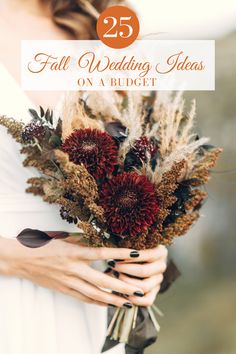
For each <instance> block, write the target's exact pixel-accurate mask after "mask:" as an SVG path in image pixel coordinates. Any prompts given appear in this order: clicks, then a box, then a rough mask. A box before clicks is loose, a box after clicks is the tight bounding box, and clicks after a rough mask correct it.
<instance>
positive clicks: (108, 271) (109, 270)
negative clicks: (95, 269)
mask: <svg viewBox="0 0 236 354" xmlns="http://www.w3.org/2000/svg"><path fill="white" fill-rule="evenodd" d="M111 271H112V269H111V268H110V267H108V268H107V269H106V270H104V273H105V274H106V273H110V272H111Z"/></svg>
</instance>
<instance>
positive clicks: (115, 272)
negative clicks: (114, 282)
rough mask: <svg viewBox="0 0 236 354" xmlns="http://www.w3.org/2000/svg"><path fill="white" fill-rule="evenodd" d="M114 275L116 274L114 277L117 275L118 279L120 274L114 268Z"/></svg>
mask: <svg viewBox="0 0 236 354" xmlns="http://www.w3.org/2000/svg"><path fill="white" fill-rule="evenodd" d="M113 275H114V277H116V278H117V279H118V278H119V276H120V273H119V272H117V271H116V270H114V271H113Z"/></svg>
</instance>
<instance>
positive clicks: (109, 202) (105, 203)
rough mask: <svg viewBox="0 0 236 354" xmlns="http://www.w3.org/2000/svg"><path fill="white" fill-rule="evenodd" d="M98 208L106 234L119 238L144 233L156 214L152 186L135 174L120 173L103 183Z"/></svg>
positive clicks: (156, 208)
mask: <svg viewBox="0 0 236 354" xmlns="http://www.w3.org/2000/svg"><path fill="white" fill-rule="evenodd" d="M100 204H101V206H102V207H103V208H104V211H105V217H106V220H107V222H108V225H109V228H110V230H111V231H112V232H113V233H115V234H118V235H122V236H128V235H131V236H136V235H137V234H139V233H140V232H143V231H145V230H147V228H148V227H149V226H150V225H152V223H153V222H154V219H155V216H156V214H157V212H158V203H157V200H156V196H155V190H154V185H153V184H152V183H151V182H150V181H149V180H148V179H147V178H146V177H145V176H140V175H139V174H138V173H136V172H124V173H122V174H120V175H117V176H116V177H113V178H112V179H111V180H109V181H108V182H107V183H105V184H104V185H103V186H102V190H101V194H100Z"/></svg>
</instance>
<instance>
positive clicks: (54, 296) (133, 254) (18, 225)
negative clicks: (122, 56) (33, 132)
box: [0, 0, 167, 354]
mask: <svg viewBox="0 0 236 354" xmlns="http://www.w3.org/2000/svg"><path fill="white" fill-rule="evenodd" d="M91 3H93V2H91V1H88V0H31V1H30V0H0V53H1V54H0V55H1V57H0V115H7V116H8V117H10V116H12V117H14V118H17V119H21V120H23V121H27V119H29V116H28V113H27V112H28V108H32V107H36V109H37V108H38V105H39V104H40V105H41V106H44V107H46V108H47V107H48V106H49V107H53V108H54V109H56V108H57V107H58V106H59V105H58V103H59V101H61V99H60V95H59V93H58V92H50V93H49V92H47V93H45V92H36V91H35V92H27V93H26V92H24V91H23V90H22V89H21V87H20V84H19V82H20V78H19V76H20V41H21V40H22V39H75V38H77V39H78V38H79V39H93V38H95V17H96V15H97V13H98V12H100V11H102V10H103V9H104V8H105V7H106V6H108V5H109V1H108V0H94V4H93V5H94V7H93V6H91ZM21 161H22V160H21V156H20V154H19V146H18V145H17V144H16V143H15V142H14V141H13V140H12V139H11V138H10V137H9V136H8V135H7V133H6V130H5V128H3V127H1V128H0V235H1V237H0V353H1V354H66V353H68V354H98V353H99V352H100V350H101V346H102V343H103V341H104V338H105V332H106V309H107V306H109V305H115V306H119V307H122V306H125V307H131V306H132V305H133V304H136V305H141V306H148V305H150V304H152V303H153V301H154V299H155V297H156V294H157V293H158V291H159V289H160V284H161V282H162V279H163V272H164V270H165V268H166V258H167V251H166V249H165V248H164V247H163V246H160V247H158V248H156V249H153V250H146V251H140V252H137V251H136V250H128V249H106V248H102V249H92V248H87V247H83V246H80V245H78V244H73V243H70V242H65V241H61V240H53V241H52V242H51V243H49V244H48V245H47V246H45V247H42V248H38V249H29V248H26V247H23V246H22V245H21V244H19V243H18V242H17V241H16V240H15V237H16V235H17V234H18V233H19V232H20V231H21V230H22V229H24V228H26V227H29V228H34V229H40V230H48V231H49V230H66V231H73V230H74V229H73V227H71V226H69V225H68V224H67V223H66V222H64V221H63V220H61V218H60V217H59V216H58V215H59V214H58V210H57V208H56V207H52V206H49V205H47V204H46V203H44V202H43V201H41V199H39V198H38V197H33V196H31V195H27V194H25V192H24V191H25V187H26V184H25V181H26V180H27V179H28V178H29V177H31V176H33V174H35V171H34V170H33V169H32V170H30V169H26V168H23V167H22V165H21ZM119 259H120V260H122V261H119ZM101 260H108V265H109V267H110V268H108V270H106V271H105V272H102V270H101V267H100V268H99V267H96V268H95V267H94V264H93V263H94V262H95V261H101ZM117 260H118V261H117ZM137 262H143V264H139V263H137ZM92 264H93V267H92ZM98 269H100V270H98ZM112 270H116V271H117V272H118V273H119V278H118V279H117V278H114V277H111V271H112ZM137 277H142V278H144V280H140V278H137ZM108 290H109V291H108ZM110 290H114V291H116V292H117V293H121V294H126V295H128V296H126V298H124V297H122V296H118V295H114V294H112V293H111V292H110ZM109 353H111V354H112V353H113V354H115V353H117V354H118V353H123V346H122V345H120V346H117V347H115V348H113V349H111V350H110V351H109Z"/></svg>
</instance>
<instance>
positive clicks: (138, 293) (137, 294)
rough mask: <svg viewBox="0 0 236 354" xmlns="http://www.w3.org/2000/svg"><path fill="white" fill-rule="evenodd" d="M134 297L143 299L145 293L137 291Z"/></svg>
mask: <svg viewBox="0 0 236 354" xmlns="http://www.w3.org/2000/svg"><path fill="white" fill-rule="evenodd" d="M134 296H139V297H143V296H144V293H142V291H135V292H134Z"/></svg>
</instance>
